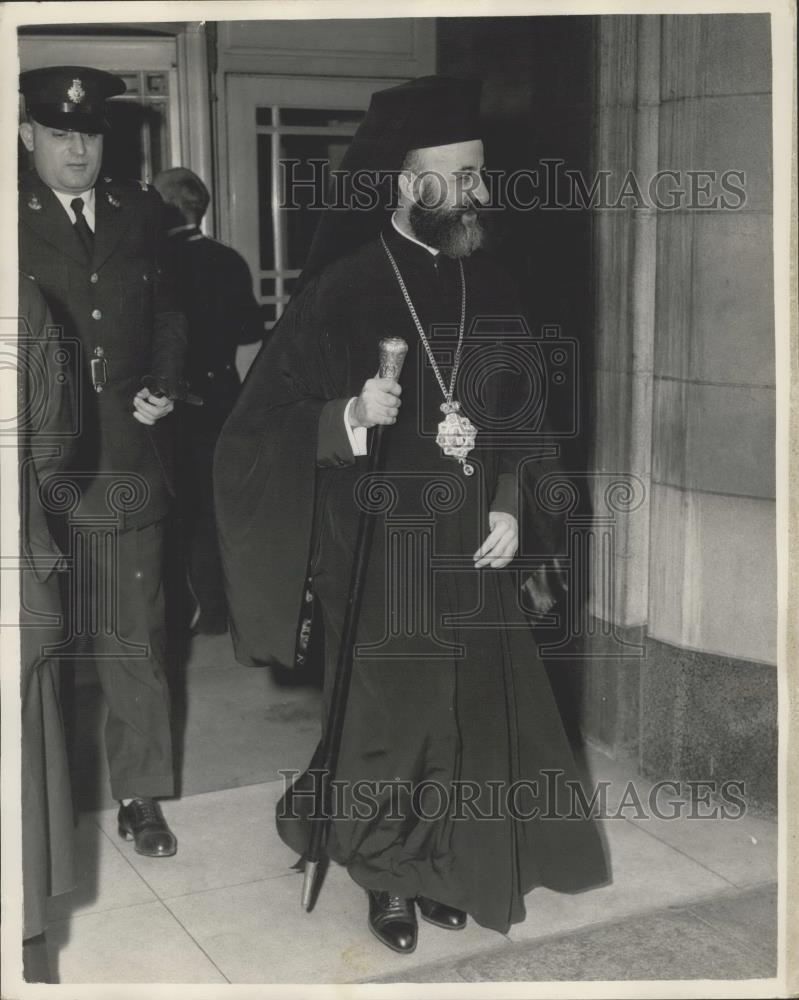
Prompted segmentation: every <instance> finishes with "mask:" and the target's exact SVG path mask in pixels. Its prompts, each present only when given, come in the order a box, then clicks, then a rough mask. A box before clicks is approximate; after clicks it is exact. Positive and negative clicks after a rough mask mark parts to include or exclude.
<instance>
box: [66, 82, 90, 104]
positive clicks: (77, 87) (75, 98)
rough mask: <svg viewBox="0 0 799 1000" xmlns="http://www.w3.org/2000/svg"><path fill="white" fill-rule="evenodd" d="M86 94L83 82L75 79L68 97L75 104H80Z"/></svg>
mask: <svg viewBox="0 0 799 1000" xmlns="http://www.w3.org/2000/svg"><path fill="white" fill-rule="evenodd" d="M85 96H86V91H85V90H84V89H83V84H82V83H81V81H80V80H73V81H72V86H71V87H70V88H69V90H68V91H67V97H68V98H69V99H70V101H72V103H73V104H80V102H81V101H82V100H83V98H84V97H85Z"/></svg>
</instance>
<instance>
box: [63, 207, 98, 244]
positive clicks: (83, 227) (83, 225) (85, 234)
mask: <svg viewBox="0 0 799 1000" xmlns="http://www.w3.org/2000/svg"><path fill="white" fill-rule="evenodd" d="M69 207H70V208H71V209H72V211H73V212H74V213H75V232H76V233H77V234H78V239H79V240H80V241H81V243H82V244H83V249H84V250H85V251H86V254H87V256H88V257H91V255H92V251H93V250H94V233H93V232H92V231H91V229H89V223H88V222H87V221H86V216H85V215H84V214H83V198H73V199H72V201H71V202H70V203H69Z"/></svg>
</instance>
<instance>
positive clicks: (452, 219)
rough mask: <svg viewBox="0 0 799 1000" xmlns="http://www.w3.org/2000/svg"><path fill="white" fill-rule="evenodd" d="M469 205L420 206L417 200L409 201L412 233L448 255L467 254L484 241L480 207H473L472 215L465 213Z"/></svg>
mask: <svg viewBox="0 0 799 1000" xmlns="http://www.w3.org/2000/svg"><path fill="white" fill-rule="evenodd" d="M467 211H469V209H463V208H444V207H442V206H438V207H436V208H423V207H422V205H420V204H419V203H418V202H414V204H413V205H411V208H410V212H409V214H408V220H409V222H410V224H411V229H413V235H414V236H415V237H416V239H417V240H419V241H420V242H422V243H426V244H427V246H429V247H434V248H435V249H436V250H440V251H441V253H444V254H446V255H447V256H448V257H468V256H469V254H471V253H474V251H475V250H477V249H478V248H479V247H481V246H482V245H483V242H484V241H485V229H484V227H483V221H482V219H481V218H480V211H479V209H474V211H475V213H476V216H475V218H474V219H467V218H466V217H465V215H464V213H465V212H467Z"/></svg>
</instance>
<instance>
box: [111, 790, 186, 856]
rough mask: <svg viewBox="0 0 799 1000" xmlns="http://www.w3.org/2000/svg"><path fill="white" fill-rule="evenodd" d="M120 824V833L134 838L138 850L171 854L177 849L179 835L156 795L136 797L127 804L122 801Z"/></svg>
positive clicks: (152, 853)
mask: <svg viewBox="0 0 799 1000" xmlns="http://www.w3.org/2000/svg"><path fill="white" fill-rule="evenodd" d="M117 828H118V830H119V835H120V837H124V838H125V840H132V841H133V843H134V848H135V850H136V853H137V854H144V855H146V857H148V858H170V857H172V855H173V854H175V853H176V852H177V849H178V842H177V839H176V837H175V835H174V833H172V831H171V830H170V829H169V827H168V826H167V825H166V820H165V819H164V814H163V813H162V812H161V807H160V806H159V805H158V803H157V802H156V801H155V799H133V801H132V802H131V803H130V804H129V805H127V806H125V805H120V807H119V813H118V814H117Z"/></svg>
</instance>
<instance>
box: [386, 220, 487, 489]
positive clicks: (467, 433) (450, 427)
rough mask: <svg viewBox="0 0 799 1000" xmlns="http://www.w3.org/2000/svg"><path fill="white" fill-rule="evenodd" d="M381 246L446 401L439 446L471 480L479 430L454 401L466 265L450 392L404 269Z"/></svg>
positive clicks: (462, 329) (461, 345)
mask: <svg viewBox="0 0 799 1000" xmlns="http://www.w3.org/2000/svg"><path fill="white" fill-rule="evenodd" d="M380 242H381V243H382V244H383V249H384V250H385V251H386V256H387V257H388V259H389V263H390V264H391V267H392V268H393V269H394V274H395V275H396V278H397V283H398V284H399V287H400V291H401V292H402V297H403V298H404V299H405V304H406V305H407V307H408V312H409V313H410V314H411V319H412V320H413V322H414V324H415V326H416V331H417V333H418V334H419V339H420V340H421V341H422V344H424V349H425V351H426V352H427V357H428V359H429V361H430V365H431V367H432V369H433V373H434V374H435V376H436V381H437V382H438V385H439V388H440V389H441V394H442V395H443V397H444V402H443V403H442V404H441V407H440V409H441V412H442V413H443V414H444V419H443V420H442V421H441V423H440V424H439V425H438V436H437V437H436V444H437V445H438V446H439V447H440V448H441V450H442V451H443V453H444V454H445V455H450V456H452V457H453V458H457V460H458V461H459V462H460V464H461V466H462V467H463V474H464V475H465V476H471V475H472V473H473V472H474V466H473V465H472V464H471V463H470V462H467V461H466V456H467V455H468V454H469V452H470V451H471V450H472V449H473V448H474V442H475V438H476V437H477V428H476V427H475V426H474V424H473V423H472V422H471V420H469V418H468V417H467V416H465V415H464V414H462V413H460V408H461V404H460V403H459V402H458V401H457V400H456V399H454V398H453V397H454V395H455V382H456V379H457V377H458V369H459V368H460V363H461V349H462V347H463V333H464V329H465V326H466V278H465V277H464V274H463V262H462V261H461V259H460V258H458V268H459V270H460V276H461V319H460V325H459V327H458V346H457V347H456V348H455V358H454V359H453V363H452V375H451V376H450V380H449V388H447V385H446V383H445V382H444V378H443V376H442V375H441V369H440V368H439V367H438V362H437V361H436V359H435V356H434V355H433V351H432V349H431V347H430V343H429V342H428V340H427V337H426V336H425V332H424V328H423V327H422V324H421V323H420V322H419V317H418V316H417V315H416V310H415V309H414V307H413V302H412V301H411V297H410V295H409V294H408V289H407V288H406V286H405V282H404V281H403V279H402V274H401V273H400V269H399V267H398V266H397V262H396V260H394V255H393V254H392V253H391V251H390V250H389V248H388V244H387V243H386V241H385V239H384V237H383V235H382V233H381V234H380Z"/></svg>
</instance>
